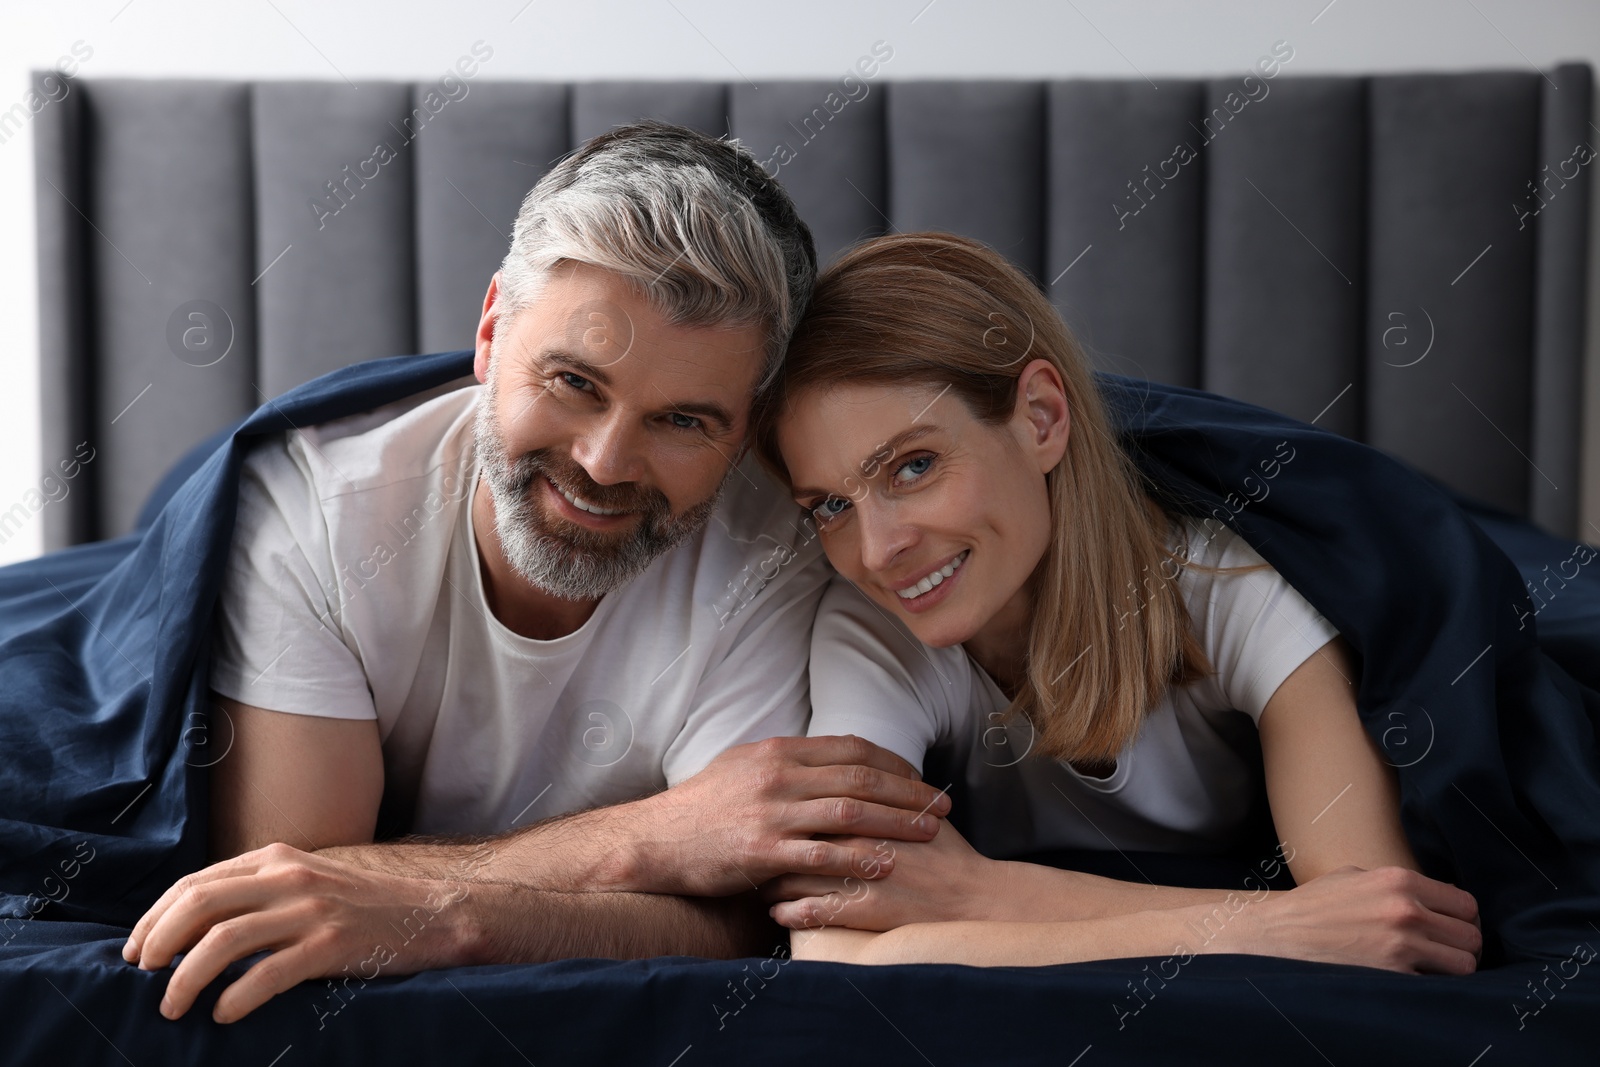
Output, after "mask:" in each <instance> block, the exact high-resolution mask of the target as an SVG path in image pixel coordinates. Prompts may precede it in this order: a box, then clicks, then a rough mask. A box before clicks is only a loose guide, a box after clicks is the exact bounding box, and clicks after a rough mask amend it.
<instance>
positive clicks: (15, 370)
mask: <svg viewBox="0 0 1600 1067" xmlns="http://www.w3.org/2000/svg"><path fill="white" fill-rule="evenodd" d="M9 6H10V10H7V11H5V12H4V13H3V14H0V112H3V111H5V110H6V109H8V108H9V107H10V106H11V104H12V103H14V102H15V101H17V100H18V99H20V98H21V97H22V95H23V93H24V92H25V91H26V89H27V85H28V83H27V72H28V71H29V70H30V69H33V68H42V67H48V66H53V65H55V63H56V61H57V58H58V57H60V56H62V55H64V54H66V53H67V52H68V50H69V49H70V48H71V46H72V45H73V43H74V42H76V41H82V42H84V43H85V44H87V45H88V46H89V47H91V48H92V49H93V56H92V58H91V59H89V60H88V61H87V62H85V63H83V64H82V69H81V74H82V76H84V77H89V78H99V77H108V76H113V75H117V76H129V75H131V76H151V77H169V76H174V75H180V76H195V77H222V78H287V77H296V78H339V77H347V78H353V79H354V78H395V79H418V78H426V77H430V76H433V75H436V74H439V73H441V72H442V71H443V70H444V69H445V67H446V66H447V65H448V64H450V63H451V62H453V61H454V60H455V59H456V57H457V56H459V55H461V54H462V53H463V52H464V51H465V50H466V49H467V47H468V46H469V45H470V44H471V43H472V42H473V41H475V40H477V39H480V38H481V39H483V40H484V41H486V42H488V43H489V44H490V45H491V46H492V47H493V48H494V58H493V60H492V61H491V62H490V63H489V64H487V65H486V66H485V68H484V69H485V74H486V76H488V77H492V78H550V79H574V78H607V77H693V78H720V79H738V78H743V79H748V80H750V81H752V82H754V83H756V84H758V85H759V83H760V81H761V79H763V78H772V77H804V76H816V77H827V76H830V75H833V74H836V73H841V72H843V71H844V69H845V68H846V67H847V66H848V65H850V64H851V63H852V62H854V60H855V59H856V57H857V56H859V55H861V54H862V53H863V52H865V51H866V49H867V48H868V47H869V46H870V45H871V44H872V42H873V41H875V40H879V39H882V40H885V41H888V42H889V43H890V44H892V45H893V46H894V50H895V54H894V60H893V62H892V64H890V65H889V66H888V67H886V68H885V76H886V77H889V78H909V77H939V76H989V77H1064V76H1073V75H1104V76H1127V77H1138V76H1140V75H1141V74H1144V75H1152V76H1153V75H1156V74H1183V75H1203V74H1226V73H1229V72H1232V71H1237V70H1243V69H1244V68H1245V67H1247V66H1249V65H1250V64H1251V63H1252V62H1254V60H1255V59H1256V57H1257V56H1259V55H1261V54H1262V53H1263V52H1265V51H1266V50H1267V48H1268V46H1269V45H1271V43H1272V42H1273V41H1275V40H1278V39H1285V40H1288V41H1289V42H1290V43H1291V44H1293V46H1294V49H1295V59H1294V66H1293V73H1295V74H1307V73H1341V72H1365V71H1378V70H1421V69H1463V68H1484V67H1494V68H1522V67H1529V66H1533V65H1537V66H1547V65H1550V64H1552V63H1554V62H1556V61H1559V60H1566V59H1580V60H1588V61H1589V62H1590V63H1593V64H1595V65H1596V66H1600V4H1596V3H1594V2H1593V0H1542V2H1534V0H1404V2H1396V0H1334V2H1333V3H1332V4H1328V3H1327V0H1294V2H1292V3H1287V2H1281V0H1235V2H1231V3H1212V4H1205V5H1201V4H1197V3H1194V2H1192V0H1142V2H1120V3H1119V2H1113V0H1074V2H1072V3H1067V2H1064V0H1034V2H1011V3H1006V2H998V0H932V2H931V3H929V2H928V0H810V2H807V3H804V4H798V3H791V4H782V5H779V4H771V3H768V4H762V3H759V2H758V0H531V2H528V0H477V2H473V3H467V2H464V0H455V2H453V3H451V4H449V5H445V4H441V3H437V2H427V3H423V2H418V0H382V2H380V0H361V2H343V3H337V4H334V3H329V2H327V0H323V2H317V0H236V2H234V3H227V4H219V3H214V2H213V3H203V2H200V0H187V2H184V0H94V2H91V3H80V4H71V5H67V4H51V5H49V6H48V7H47V6H45V5H43V4H40V5H38V6H37V7H36V8H35V9H32V10H24V11H17V10H16V7H18V6H20V5H19V4H17V3H16V2H15V0H13V3H12V4H11V5H9ZM1596 207H1597V210H1596V211H1595V216H1596V220H1597V223H1596V225H1597V229H1600V204H1597V205H1596ZM1595 244H1596V246H1600V240H1596V242H1595ZM34 255H35V246H34V229H33V161H32V141H31V138H30V137H29V136H28V135H19V136H15V137H12V138H10V139H9V140H8V141H6V142H5V143H4V144H0V512H3V511H5V510H6V509H8V508H9V507H10V506H11V505H12V504H13V503H14V502H16V501H18V500H21V499H22V497H23V494H24V492H25V491H26V490H27V489H28V488H29V487H30V486H34V485H37V484H38V479H39V477H40V474H41V472H42V468H43V467H44V466H45V465H47V464H49V465H53V464H54V463H55V462H56V461H58V460H60V459H63V458H65V457H58V456H49V457H42V456H40V455H39V444H38V436H39V435H38V370H37V366H36V364H37V359H38V356H37V352H38V338H37V312H36V308H37V299H38V297H37V292H36V289H35V277H34ZM1590 277H1591V291H1593V292H1596V293H1600V269H1595V268H1593V267H1592V268H1591V270H1590ZM1591 304H1592V305H1593V306H1595V307H1596V308H1597V309H1600V301H1591ZM1591 319H1592V320H1593V321H1594V322H1595V324H1596V328H1594V329H1592V330H1591V333H1592V334H1600V313H1597V312H1595V311H1592V312H1591ZM1597 348H1600V346H1596V345H1594V344H1593V343H1591V353H1590V354H1591V359H1590V367H1591V373H1590V375H1589V384H1588V408H1587V410H1588V411H1590V412H1593V413H1600V359H1597V358H1595V357H1596V351H1597ZM1590 422H1591V423H1600V414H1597V415H1596V416H1595V417H1592V418H1591V420H1590ZM1589 434H1590V439H1589V441H1588V443H1587V445H1588V447H1587V455H1588V456H1589V457H1590V462H1589V463H1588V470H1587V484H1588V486H1589V492H1588V494H1587V497H1586V500H1587V507H1586V517H1587V519H1588V521H1590V522H1592V523H1594V526H1593V527H1592V528H1590V529H1587V530H1586V531H1585V532H1586V533H1587V534H1588V536H1589V539H1590V540H1591V541H1595V542H1600V426H1596V425H1591V426H1590V427H1589ZM47 506H48V505H47ZM38 551H39V519H38V517H37V516H36V517H35V518H34V519H33V521H32V524H31V525H30V526H29V527H28V528H26V529H24V530H23V531H22V532H21V533H19V534H17V535H15V536H13V537H11V538H10V539H9V540H7V541H6V542H5V543H4V544H0V562H8V561H11V560H16V559H22V558H26V557H28V556H31V555H34V554H36V553H37V552H38Z"/></svg>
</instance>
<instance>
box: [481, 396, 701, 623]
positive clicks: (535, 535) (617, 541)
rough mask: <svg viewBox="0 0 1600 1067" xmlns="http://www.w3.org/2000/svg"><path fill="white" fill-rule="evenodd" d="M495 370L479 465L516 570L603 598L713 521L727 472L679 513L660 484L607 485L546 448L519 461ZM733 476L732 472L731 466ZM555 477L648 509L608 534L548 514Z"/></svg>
mask: <svg viewBox="0 0 1600 1067" xmlns="http://www.w3.org/2000/svg"><path fill="white" fill-rule="evenodd" d="M494 378H495V375H494V371H493V370H492V369H491V371H490V374H489V383H488V387H487V388H486V389H485V390H484V393H483V395H482V396H480V397H479V398H478V413H477V416H476V422H475V424H474V437H475V444H476V449H477V455H478V469H479V471H480V472H481V473H482V475H483V477H484V479H485V480H486V481H487V482H488V483H489V493H490V496H491V497H492V498H493V499H494V526H495V532H496V533H497V534H498V535H499V537H500V550H501V552H502V553H504V555H505V557H506V561H507V562H508V563H510V564H511V569H512V570H513V571H515V572H516V573H517V574H518V575H520V576H521V577H522V578H524V579H526V580H527V581H529V582H531V583H532V584H533V585H534V586H536V587H538V588H539V589H542V590H544V591H545V592H546V593H549V594H550V595H551V596H556V597H560V598H562V599H563V600H580V601H581V600H599V599H600V598H601V597H603V596H605V595H606V594H607V593H609V592H611V591H612V590H613V589H618V588H621V587H622V586H624V585H626V584H627V583H628V582H631V581H632V580H633V579H634V578H637V577H638V576H639V575H640V574H642V573H644V571H645V569H646V568H647V567H649V566H650V564H651V563H653V562H655V560H656V558H657V557H658V556H661V555H662V554H664V553H666V552H668V551H669V550H671V549H672V548H674V547H675V546H676V545H678V544H679V543H680V542H682V541H683V540H684V539H685V538H687V537H688V536H689V535H691V534H693V533H695V532H696V531H698V530H699V529H700V528H701V527H703V526H705V524H706V522H707V521H708V520H709V519H710V518H711V513H712V512H713V511H714V510H716V507H717V503H718V501H720V500H721V499H722V491H723V489H724V488H725V487H726V486H727V484H728V478H727V475H724V476H723V479H722V481H720V482H718V483H717V488H716V491H715V492H714V493H712V494H711V496H710V498H709V499H707V500H704V501H701V502H700V503H698V504H696V505H694V506H693V507H691V508H690V509H689V510H687V511H685V512H684V513H683V514H682V515H680V516H678V517H677V518H673V516H672V507H671V505H670V504H669V503H668V502H667V498H666V495H665V494H664V493H662V492H661V491H660V490H659V489H652V488H646V487H644V486H641V485H636V484H634V483H631V482H629V483H625V484H623V485H612V486H605V485H600V484H598V483H597V482H595V481H594V480H593V479H591V478H590V477H589V475H588V473H587V472H586V471H585V470H584V469H583V468H582V467H581V466H580V465H578V464H577V463H575V462H573V461H572V460H571V459H570V458H568V457H567V456H565V455H563V454H560V453H558V452H557V451H555V450H554V449H549V448H542V449H539V450H538V451H535V452H529V453H527V454H525V455H523V456H521V457H519V458H516V459H513V458H512V456H511V454H510V452H509V450H508V449H507V447H506V443H505V438H504V437H503V436H502V435H501V433H500V428H499V426H498V425H497V424H496V422H495V417H494V411H495V382H494ZM728 473H729V474H731V473H732V471H731V470H730V471H729V472H728ZM545 479H549V480H550V481H552V482H554V483H555V484H556V485H557V486H559V487H561V488H562V489H565V490H566V491H567V492H569V493H571V494H572V495H573V496H576V497H578V498H579V499H581V500H583V501H585V502H586V503H589V504H594V505H596V506H597V507H601V508H605V509H607V510H621V511H629V512H640V513H641V514H640V515H639V518H638V520H637V521H636V522H635V523H634V524H633V527H632V529H630V530H628V531H627V532H625V533H622V534H604V533H599V532H597V531H594V530H589V529H585V528H584V527H582V526H579V525H577V524H576V523H571V522H567V521H565V520H563V519H559V518H557V519H554V520H553V521H552V520H551V519H549V518H547V517H546V515H545V513H544V509H543V507H542V506H541V505H540V504H539V502H538V499H537V498H538V497H539V496H540V495H542V494H543V493H544V492H545V489H544V486H542V485H541V484H540V482H541V481H543V480H545Z"/></svg>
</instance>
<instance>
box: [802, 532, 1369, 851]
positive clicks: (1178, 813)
mask: <svg viewBox="0 0 1600 1067" xmlns="http://www.w3.org/2000/svg"><path fill="white" fill-rule="evenodd" d="M1184 526H1185V528H1186V529H1187V531H1188V534H1189V538H1190V549H1189V555H1190V558H1192V559H1194V560H1195V561H1196V562H1199V563H1202V564H1206V565H1209V566H1217V567H1238V566H1249V565H1252V564H1258V563H1264V562H1265V561H1264V560H1263V559H1262V558H1261V556H1260V555H1259V554H1258V553H1257V552H1256V551H1255V549H1253V548H1252V547H1251V546H1250V544H1249V543H1248V542H1247V541H1245V540H1244V539H1243V538H1241V537H1239V536H1238V535H1237V534H1235V533H1233V531H1231V530H1229V529H1228V528H1227V527H1225V526H1222V525H1221V524H1220V523H1217V522H1215V521H1214V520H1205V521H1204V522H1202V521H1200V520H1195V519H1186V520H1184ZM1171 543H1172V547H1173V548H1174V549H1176V548H1178V547H1179V543H1178V541H1177V538H1176V536H1175V537H1174V539H1173V540H1172V542H1171ZM1177 580H1178V583H1179V588H1180V591H1181V594H1182V597H1183V601H1184V603H1185V604H1186V605H1187V607H1188V609H1189V615H1190V619H1191V622H1192V625H1193V626H1194V627H1195V632H1196V634H1197V635H1198V637H1199V639H1200V642H1201V645H1202V647H1203V648H1204V649H1205V653H1206V655H1207V656H1208V657H1209V658H1210V660H1211V665H1212V666H1213V668H1215V671H1216V673H1215V674H1212V675H1210V676H1208V677H1206V678H1204V679H1202V680H1200V681H1197V682H1193V683H1191V684H1189V685H1185V686H1175V687H1169V688H1168V690H1167V692H1166V693H1165V694H1164V695H1163V697H1162V698H1161V701H1160V702H1159V703H1158V704H1157V705H1156V707H1155V708H1154V709H1153V710H1152V711H1151V712H1150V713H1149V716H1148V718H1147V719H1146V720H1145V722H1144V724H1143V726H1142V728H1141V729H1140V732H1139V734H1138V736H1137V737H1136V738H1135V739H1134V741H1133V742H1132V743H1131V744H1130V745H1129V746H1128V747H1127V748H1125V749H1124V750H1123V751H1122V752H1121V753H1120V754H1119V755H1118V757H1117V766H1116V770H1115V771H1114V772H1113V773H1112V774H1111V776H1110V777H1109V778H1105V779H1099V778H1095V777H1092V776H1090V775H1086V774H1080V773H1079V772H1078V771H1077V770H1075V769H1074V768H1073V767H1072V766H1071V765H1070V764H1068V763H1066V762H1064V761H1060V760H1053V759H1047V758H1044V757H1041V756H1038V755H1030V754H1029V752H1030V749H1031V747H1032V744H1033V730H1032V727H1031V726H1030V724H1028V723H1027V722H1025V721H1023V722H1015V721H1013V717H1011V716H1007V715H1005V714H1004V712H1005V709H1006V708H1007V707H1008V705H1009V704H1010V701H1009V700H1007V698H1006V696H1005V694H1004V693H1003V692H1001V690H1000V688H999V687H998V686H997V685H996V684H995V683H994V681H993V680H992V679H991V678H990V677H989V675H988V674H987V673H986V672H985V671H984V670H983V668H981V667H979V666H978V665H977V664H976V663H975V662H974V661H973V660H972V658H971V657H970V656H968V655H967V653H966V652H965V651H964V650H963V649H962V648H961V647H960V646H955V647H952V648H942V649H941V648H930V647H928V646H926V645H923V644H922V643H921V642H920V641H918V640H917V639H916V638H915V637H913V636H912V634H911V632H910V630H908V629H907V628H906V627H905V626H904V625H903V624H902V623H900V622H899V621H898V620H897V619H894V618H892V617H891V616H890V615H889V614H888V613H887V612H885V611H884V610H883V609H881V608H880V607H879V606H878V605H876V604H874V603H872V602H871V601H869V600H868V599H867V598H866V597H865V595H863V594H862V593H861V592H860V591H859V590H857V589H856V588H855V587H854V586H853V585H851V584H850V583H849V582H847V581H845V580H844V579H842V578H838V577H835V578H834V579H833V581H832V583H831V584H830V586H829V588H828V591H827V592H826V593H825V594H824V595H823V598H822V605H821V607H820V608H819V609H818V612H817V621H816V626H815V627H814V629H813V631H812V639H811V701H812V714H811V725H810V728H809V730H808V732H809V733H810V734H811V735H813V736H815V735H822V734H847V733H848V734H857V735H859V736H861V737H864V738H866V739H867V740H869V741H872V742H875V743H876V744H879V745H882V746H883V747H884V748H887V749H890V750H891V751H893V752H895V753H897V754H899V755H900V756H902V757H904V758H905V759H906V760H908V761H910V762H911V763H912V764H913V765H914V766H916V767H917V768H918V769H919V770H921V769H922V768H923V766H924V758H925V757H926V756H928V755H929V754H930V752H933V751H934V750H936V749H937V750H939V753H940V755H947V756H948V760H949V769H950V773H951V774H952V775H953V776H954V778H955V780H956V781H959V782H961V783H962V785H963V786H964V787H965V788H964V791H963V797H964V804H965V810H964V811H963V812H962V813H961V814H960V815H958V816H957V818H958V820H959V821H960V822H961V823H962V825H963V826H964V827H965V828H966V829H967V830H968V832H969V840H971V842H972V844H973V846H974V847H976V848H977V849H978V850H979V851H981V852H983V853H984V854H985V855H988V856H990V857H993V858H997V859H1008V858H1014V857H1018V856H1023V855H1027V854H1028V853H1031V852H1037V851H1045V850H1050V849H1065V848H1079V849H1110V848H1117V849H1139V850H1147V851H1159V852H1181V853H1207V852H1223V851H1227V850H1229V849H1230V848H1232V847H1234V846H1235V845H1236V844H1237V843H1238V835H1239V833H1240V831H1241V829H1242V827H1243V825H1244V824H1245V823H1246V822H1247V820H1248V818H1249V816H1250V813H1251V810H1252V806H1253V804H1254V803H1255V801H1256V798H1257V797H1258V796H1259V795H1260V794H1261V790H1262V788H1263V786H1262V781H1261V774H1260V764H1259V755H1258V754H1257V753H1258V752H1259V750H1258V749H1257V748H1256V744H1257V742H1256V740H1255V738H1254V736H1253V735H1254V733H1255V724H1256V722H1258V721H1259V719H1260V717H1261V712H1262V710H1263V709H1264V708H1265V707H1266V704H1267V701H1268V700H1269V699H1271V697H1272V695H1273V693H1274V692H1276V691H1277V688H1278V686H1279V684H1280V683H1282V682H1283V680H1284V679H1285V678H1287V677H1288V676H1289V675H1290V674H1292V673H1293V672H1294V670H1295V668H1296V667H1298V666H1299V665H1300V664H1301V663H1302V662H1304V661H1305V660H1306V659H1307V657H1309V656H1310V655H1312V654H1313V653H1314V652H1316V650H1317V649H1319V648H1321V647H1322V646H1323V645H1324V644H1325V643H1327V642H1328V641H1329V640H1331V639H1332V638H1333V637H1334V636H1336V635H1337V634H1338V631H1337V630H1336V629H1335V628H1334V627H1333V625H1332V624H1331V623H1330V622H1328V620H1327V619H1325V618H1323V616H1322V615H1321V614H1320V613H1318V612H1317V610H1316V609H1315V608H1314V607H1312V606H1311V604H1310V603H1309V602H1307V601H1306V599H1305V598H1304V597H1302V596H1301V595H1300V594H1299V593H1297V592H1296V591H1295V590H1294V588H1293V587H1292V586H1290V585H1289V583H1288V582H1287V581H1285V580H1284V578H1283V576H1282V575H1280V574H1278V572H1277V571H1276V570H1272V569H1267V570H1261V571H1254V572H1249V573H1240V574H1222V575H1212V574H1210V573H1207V572H1204V571H1197V570H1194V569H1192V568H1189V567H1185V568H1183V570H1182V571H1181V572H1180V573H1179V576H1178V579H1177ZM933 784H934V785H938V786H948V785H951V784H952V783H951V782H944V781H938V782H933Z"/></svg>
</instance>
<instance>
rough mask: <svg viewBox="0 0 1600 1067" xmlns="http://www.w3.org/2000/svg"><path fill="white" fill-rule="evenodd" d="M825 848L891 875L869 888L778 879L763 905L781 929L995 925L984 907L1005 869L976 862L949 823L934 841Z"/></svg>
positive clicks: (860, 883)
mask: <svg viewBox="0 0 1600 1067" xmlns="http://www.w3.org/2000/svg"><path fill="white" fill-rule="evenodd" d="M830 840H837V841H839V842H840V843H842V844H844V845H846V846H848V847H851V848H853V849H855V850H856V851H857V852H860V851H862V850H867V851H871V852H873V853H874V854H875V855H877V856H880V857H882V858H883V859H884V860H889V859H892V860H893V861H894V870H893V871H892V872H890V873H889V874H887V875H885V876H883V877H881V878H875V879H873V880H871V881H866V880H864V879H860V878H826V877H818V876H815V875H803V874H789V875H784V876H782V877H780V878H775V879H773V880H772V881H770V882H768V883H767V884H766V885H764V886H762V890H761V892H762V898H763V899H764V900H767V901H769V902H775V904H774V907H773V908H772V909H771V914H772V918H773V919H774V920H775V921H776V922H778V923H779V924H780V925H783V926H787V927H789V928H790V929H791V930H805V929H816V928H818V927H823V926H845V927H850V928H852V929H855V930H892V929H894V928H895V927H897V926H903V925H905V924H907V923H914V922H948V921H951V920H956V919H985V918H990V917H992V916H990V915H989V914H988V911H989V910H990V909H989V908H988V906H987V905H988V904H989V903H992V902H993V899H994V895H995V894H996V892H997V890H998V888H999V887H998V886H997V883H996V879H997V878H999V877H1000V876H1001V873H1002V872H1003V871H1004V870H1006V868H1007V865H1006V864H1003V863H999V862H996V861H994V860H991V859H988V858H986V857H985V856H983V855H981V854H979V853H978V851H977V850H975V849H974V848H973V847H972V846H971V845H969V844H968V843H967V840H966V838H964V837H962V836H961V834H960V833H959V832H958V831H957V830H956V828H955V827H954V826H951V825H950V823H949V821H948V820H946V819H940V820H939V832H938V833H937V834H935V835H934V837H933V840H931V841H883V840H879V841H873V840H871V839H870V838H860V837H840V838H831V839H830Z"/></svg>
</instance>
